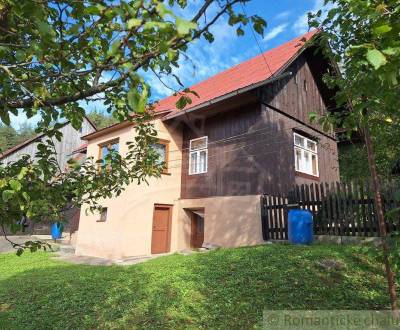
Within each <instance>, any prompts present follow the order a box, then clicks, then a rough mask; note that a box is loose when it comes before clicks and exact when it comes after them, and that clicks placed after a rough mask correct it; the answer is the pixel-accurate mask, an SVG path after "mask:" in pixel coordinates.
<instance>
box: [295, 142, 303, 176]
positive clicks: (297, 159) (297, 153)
mask: <svg viewBox="0 0 400 330" xmlns="http://www.w3.org/2000/svg"><path fill="white" fill-rule="evenodd" d="M295 155H296V170H297V171H299V170H300V164H301V161H302V157H301V150H300V149H298V148H296V154H295Z"/></svg>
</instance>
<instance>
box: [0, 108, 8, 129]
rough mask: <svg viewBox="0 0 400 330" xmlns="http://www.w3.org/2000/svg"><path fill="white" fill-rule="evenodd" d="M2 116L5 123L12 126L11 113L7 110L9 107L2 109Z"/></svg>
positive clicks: (0, 114)
mask: <svg viewBox="0 0 400 330" xmlns="http://www.w3.org/2000/svg"><path fill="white" fill-rule="evenodd" d="M0 118H1V121H2V122H3V123H4V124H6V125H7V126H10V114H9V113H8V112H7V109H5V110H2V111H0Z"/></svg>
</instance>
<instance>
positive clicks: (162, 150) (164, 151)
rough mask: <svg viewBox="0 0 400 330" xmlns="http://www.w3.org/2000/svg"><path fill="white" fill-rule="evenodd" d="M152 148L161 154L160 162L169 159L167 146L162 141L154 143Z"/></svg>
mask: <svg viewBox="0 0 400 330" xmlns="http://www.w3.org/2000/svg"><path fill="white" fill-rule="evenodd" d="M152 148H153V149H154V151H155V152H157V153H158V154H159V156H160V158H159V162H160V164H161V163H166V161H167V146H166V145H165V144H162V143H154V144H153V145H152Z"/></svg>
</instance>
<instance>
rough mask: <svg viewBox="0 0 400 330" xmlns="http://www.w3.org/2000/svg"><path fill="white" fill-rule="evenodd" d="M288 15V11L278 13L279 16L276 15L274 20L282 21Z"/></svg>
mask: <svg viewBox="0 0 400 330" xmlns="http://www.w3.org/2000/svg"><path fill="white" fill-rule="evenodd" d="M289 15H290V11H289V10H286V11H283V12H281V13H279V14H278V15H276V16H275V17H274V18H275V19H276V20H282V19H286V18H288V17H289Z"/></svg>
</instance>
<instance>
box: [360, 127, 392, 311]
mask: <svg viewBox="0 0 400 330" xmlns="http://www.w3.org/2000/svg"><path fill="white" fill-rule="evenodd" d="M367 125H368V124H366V125H365V126H364V127H363V133H364V138H365V145H366V147H367V155H368V165H369V169H370V172H371V179H372V186H373V190H374V198H375V207H376V213H377V216H378V223H379V232H380V235H381V239H382V249H383V262H384V264H385V269H386V277H387V282H388V287H389V295H390V304H391V307H392V310H393V311H395V312H396V316H397V315H398V308H397V294H396V284H395V276H394V272H393V271H392V269H391V267H390V262H389V244H388V242H387V232H386V223H385V216H384V214H383V205H382V196H381V186H380V182H379V177H378V172H377V169H376V162H375V154H374V149H373V146H372V141H371V135H370V133H369V128H368V126H367Z"/></svg>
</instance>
